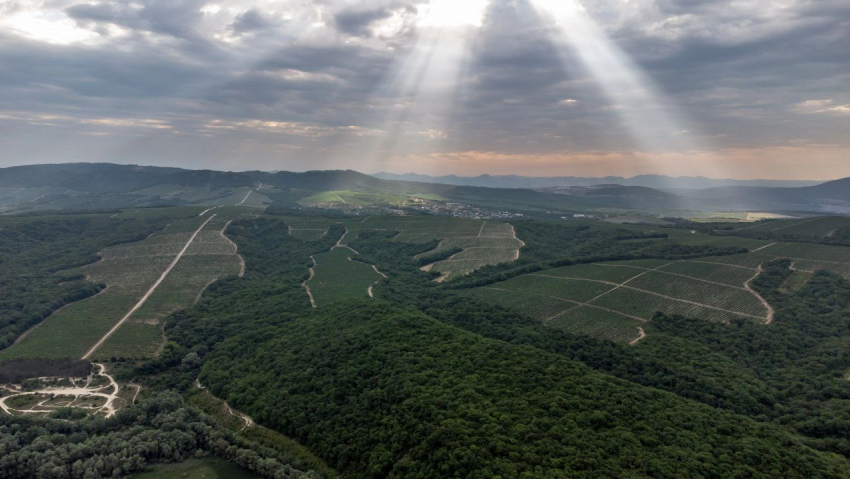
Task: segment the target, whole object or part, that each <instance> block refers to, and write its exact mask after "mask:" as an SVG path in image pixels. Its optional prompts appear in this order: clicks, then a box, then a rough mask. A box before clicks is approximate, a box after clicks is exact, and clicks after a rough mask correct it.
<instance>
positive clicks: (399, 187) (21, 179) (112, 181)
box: [0, 163, 850, 215]
mask: <svg viewBox="0 0 850 479" xmlns="http://www.w3.org/2000/svg"><path fill="white" fill-rule="evenodd" d="M382 176H386V177H387V178H379V177H376V176H373V175H366V174H363V173H359V172H356V171H353V170H332V171H308V172H304V173H293V172H287V171H278V172H274V173H270V172H263V171H246V172H222V171H212V170H185V169H180V168H164V167H150V166H138V165H116V164H109V163H73V164H54V165H28V166H18V167H11V168H0V188H4V189H9V188H12V189H15V188H18V189H20V188H24V189H26V188H46V189H48V190H49V191H39V192H37V193H35V199H32V200H27V201H31V202H32V203H33V204H36V203H37V204H38V207H39V208H40V209H45V208H47V209H50V208H52V206H50V205H49V204H52V202H54V201H55V202H56V204H57V205H62V207H64V208H76V209H96V208H105V207H109V208H118V207H121V206H129V205H132V206H168V205H175V204H185V203H186V201H183V202H182V203H181V200H179V199H172V198H171V197H160V196H157V195H156V194H155V193H150V192H149V190H148V189H149V188H151V187H155V186H159V185H170V186H178V187H186V188H207V189H210V190H220V189H224V190H227V189H231V190H232V189H236V188H246V187H247V188H260V187H263V188H271V189H276V191H270V192H269V194H276V195H278V196H277V198H278V199H277V200H275V201H276V203H277V204H283V203H284V202H285V203H286V204H288V205H289V206H290V207H301V206H302V205H301V203H299V201H300V200H301V199H302V198H306V197H308V196H311V195H315V194H317V193H322V192H330V191H353V192H358V193H369V194H376V195H391V196H392V195H394V196H396V197H398V196H417V195H431V196H436V197H440V198H443V199H445V200H447V201H449V202H455V203H461V204H466V205H472V206H478V207H481V208H487V209H490V210H498V211H508V210H509V211H513V212H524V213H531V212H536V213H542V214H564V213H566V214H569V213H589V212H591V213H596V212H602V211H610V210H609V209H612V208H613V209H617V210H627V211H636V212H641V213H648V214H652V215H669V214H671V212H675V211H719V212H724V211H729V212H732V211H751V212H752V211H756V212H781V213H794V212H799V213H829V214H850V178H847V179H842V180H836V181H830V182H826V183H822V184H816V185H809V186H804V187H789V186H787V184H788V182H771V181H767V183H768V184H776V183H779V184H782V185H786V186H783V187H776V186H747V185H740V184H737V183H741V182H740V181H738V180H711V179H707V178H669V177H665V176H657V175H644V176H641V177H635V178H631V179H624V178H618V177H608V178H597V179H589V178H583V179H582V178H577V179H573V180H575V182H580V181H581V182H585V183H593V184H579V185H563V184H559V185H555V186H540V185H543V184H546V182H549V183H551V182H556V183H557V182H563V181H567V180H568V178H567V177H563V178H546V179H541V178H524V177H519V176H516V177H495V176H488V175H484V176H481V177H477V178H473V179H470V178H465V179H464V178H461V177H442V178H443V180H444V181H450V180H451V181H454V180H457V181H458V182H464V181H471V180H475V181H476V182H480V183H485V184H489V185H491V186H474V185H462V184H461V185H455V184H448V183H437V182H431V183H427V182H422V181H417V180H425V179H429V178H431V177H427V176H422V175H412V174H411V175H382ZM388 178H396V179H388ZM447 178H448V179H447ZM519 182H526V183H533V184H536V185H537V186H535V187H531V186H526V187H523V188H520V187H517V185H518V184H519ZM723 182H734V183H736V184H732V185H723V186H712V187H709V188H701V189H698V188H696V186H698V185H705V184H718V183H719V184H723ZM624 183H625V184H624ZM634 183H648V184H655V185H656V187H652V186H645V185H640V184H634ZM745 183H746V182H745ZM757 183H758V182H757ZM796 183H804V184H807V183H812V182H792V184H796ZM658 184H662V185H666V186H667V187H664V188H662V187H657V185H658ZM507 185H513V186H507ZM673 186H676V187H677V188H673ZM684 186H690V188H684ZM224 193H227V194H229V193H228V192H226V191H225V192H224ZM14 194H17V193H15V192H11V193H10V192H7V193H5V195H6V196H7V197H8V195H14ZM70 197H73V198H75V199H74V200H73V201H70V200H69V201H66V199H67V198H70ZM284 198H285V199H284ZM3 201H5V202H6V204H7V205H9V204H11V203H10V200H8V198H7V199H6V200H3V198H0V207H2V206H3V204H2V202H3ZM15 204H20V203H15ZM10 208H11V207H10ZM15 208H18V207H15ZM7 211H8V208H7ZM672 214H673V215H675V213H672Z"/></svg>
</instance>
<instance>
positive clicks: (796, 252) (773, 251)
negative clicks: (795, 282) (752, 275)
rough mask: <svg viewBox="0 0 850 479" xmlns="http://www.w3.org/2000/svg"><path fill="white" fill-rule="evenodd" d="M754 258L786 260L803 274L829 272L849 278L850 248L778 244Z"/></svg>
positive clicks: (756, 254)
mask: <svg viewBox="0 0 850 479" xmlns="http://www.w3.org/2000/svg"><path fill="white" fill-rule="evenodd" d="M754 256H757V257H759V258H761V260H762V261H770V260H773V259H779V258H787V259H789V260H791V262H792V263H793V265H794V268H795V269H798V270H800V271H804V272H809V273H812V272H815V271H819V270H824V271H830V272H832V273H835V274H837V275H840V276H843V277H844V278H850V248H846V247H841V246H825V245H813V244H800V243H778V244H775V245H773V246H770V247H768V248H765V249H763V250H761V251H759V252H758V253H755V254H754Z"/></svg>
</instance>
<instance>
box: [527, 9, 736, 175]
mask: <svg viewBox="0 0 850 479" xmlns="http://www.w3.org/2000/svg"><path fill="white" fill-rule="evenodd" d="M531 3H532V5H533V7H534V8H535V9H536V10H537V12H538V13H539V15H540V17H541V20H543V21H551V22H552V23H553V27H552V29H551V31H552V35H551V36H552V39H553V41H554V42H555V43H556V45H557V47H558V52H559V54H560V56H561V58H562V59H563V61H564V63H565V65H567V66H568V67H571V66H573V63H575V62H574V60H573V58H574V56H575V57H577V58H578V63H579V64H580V67H582V68H583V69H585V70H586V71H587V72H588V73H589V74H590V75H591V76H592V77H593V79H594V80H595V81H596V83H597V84H598V85H599V86H600V87H601V89H602V90H603V92H604V93H605V95H606V96H607V97H608V100H609V101H610V102H611V108H613V109H614V110H616V111H617V113H618V114H619V117H620V120H621V122H622V124H623V126H624V127H625V128H626V130H627V131H628V132H629V134H630V135H631V136H632V139H633V141H634V142H635V143H636V147H637V148H639V149H640V150H641V152H642V153H648V154H649V158H652V155H653V154H668V153H677V154H680V155H688V154H693V155H694V158H695V159H694V161H695V162H698V161H699V160H697V159H696V158H697V156H698V154H699V153H702V152H705V151H706V150H707V148H706V147H705V146H704V145H702V139H701V138H700V134H699V133H698V131H697V128H696V127H694V126H693V125H692V124H691V121H690V120H688V119H686V118H685V117H684V116H683V115H682V114H681V113H680V112H679V111H678V108H677V106H676V105H675V104H674V102H673V101H672V100H671V99H670V98H667V97H665V95H664V94H663V93H661V92H660V91H659V89H658V88H657V87H656V86H655V84H654V82H653V81H652V79H651V78H649V76H648V75H647V74H646V73H645V72H644V71H643V69H642V68H641V67H640V66H639V65H638V64H637V63H636V62H635V61H634V60H633V59H632V58H630V57H629V55H628V54H627V53H625V52H624V51H623V50H622V49H621V48H620V47H619V46H618V45H617V44H616V43H615V42H614V41H613V40H612V39H611V38H609V36H608V35H607V34H606V33H605V31H604V30H603V29H602V28H601V27H600V26H599V25H598V24H597V22H596V21H595V20H594V19H593V18H592V17H591V16H590V14H589V13H588V12H587V10H586V8H585V7H584V5H582V3H580V2H579V1H578V0H531ZM699 157H701V158H704V157H705V156H704V155H701V156H699ZM650 161H651V160H650ZM703 163H705V162H703ZM653 167H654V169H655V170H656V171H659V172H660V173H663V170H661V168H663V167H664V166H663V164H661V163H658V164H656V165H653ZM699 169H700V170H701V171H704V172H706V173H707V174H710V175H714V176H722V175H723V171H721V169H720V168H719V166H718V165H716V164H713V163H711V164H708V163H706V164H701V165H699Z"/></svg>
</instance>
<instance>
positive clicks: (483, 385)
mask: <svg viewBox="0 0 850 479" xmlns="http://www.w3.org/2000/svg"><path fill="white" fill-rule="evenodd" d="M133 221H135V222H138V221H141V220H133ZM143 225H144V226H145V227H146V228H148V229H150V230H155V229H156V228H158V227H160V228H161V227H162V226H163V225H164V223H163V224H160V223H157V221H153V220H150V221H148V220H146V221H145V222H144V223H143ZM95 226H97V224H94V225H91V226H90V227H89V228H92V227H95ZM119 226H120V223H119ZM139 227H140V226H139V225H138V224H136V225H128V226H127V229H128V230H131V229H132V228H139ZM514 227H515V228H516V231H517V234H518V235H519V236H520V237H521V238H523V241H525V242H526V243H527V247H526V248H524V249H523V250H522V255H521V257H520V259H519V260H518V261H516V262H513V263H506V264H501V265H495V266H488V267H485V268H483V269H482V270H480V271H478V272H476V273H475V274H472V275H469V276H466V277H461V278H459V279H458V280H456V281H452V282H450V283H448V284H445V285H441V284H439V283H436V282H434V279H435V278H436V277H437V276H439V274H438V273H435V272H426V271H422V270H421V269H420V268H421V266H422V265H423V264H425V263H427V262H428V261H433V260H434V258H440V259H443V258H445V257H447V256H440V255H436V254H434V253H433V251H434V250H435V249H437V247H438V243H439V242H438V241H436V240H434V241H428V242H424V243H420V244H414V243H404V242H398V241H394V240H393V238H395V237H396V236H397V235H398V232H397V231H363V232H360V233H359V234H358V235H357V236H356V238H355V239H353V240H352V241H350V242H349V245H350V246H351V248H353V249H354V250H356V251H357V252H358V253H359V256H357V258H356V261H358V262H362V263H366V264H368V265H374V266H376V267H377V268H378V269H379V270H380V271H382V272H383V273H385V274H386V275H387V278H380V279H379V281H378V283H377V284H376V285H375V298H374V299H365V298H364V299H362V300H340V301H336V302H333V303H331V304H328V305H326V306H325V305H323V306H320V307H319V308H313V307H312V306H311V304H310V301H309V299H308V297H307V295H306V293H305V290H304V288H303V286H302V283H304V281H305V280H307V279H308V278H309V276H310V273H309V270H310V268H311V267H312V266H313V261H312V260H311V257H312V256H316V255H321V254H322V253H325V252H327V251H329V250H331V248H333V247H334V245H336V244H337V242H338V241H339V240H340V238H342V237H343V235H344V234H345V229H344V228H343V227H342V226H341V225H333V226H331V228H330V230H329V231H328V232H327V234H326V235H324V236H323V237H321V238H320V239H318V240H316V241H302V240H299V239H296V238H294V237H292V236H290V235H289V234H288V232H289V225H288V224H287V222H286V221H285V220H282V219H279V218H275V217H274V216H262V217H259V218H253V219H242V220H237V221H234V222H233V223H231V224H230V226H229V227H228V228H227V231H226V234H227V236H228V238H230V239H231V240H233V241H234V242H235V243H236V244H237V245H238V248H239V253H240V254H241V255H242V256H243V258H244V259H245V262H246V271H247V273H246V275H245V276H244V277H243V278H236V277H231V278H227V279H223V280H220V281H218V282H216V283H213V284H211V285H210V286H209V287H208V288H207V290H206V291H205V292H204V294H203V295H202V296H201V297H199V300H198V302H197V303H196V304H195V305H194V306H193V307H191V308H189V309H186V310H183V311H178V312H175V313H174V314H172V315H171V316H170V317H169V319H168V321H167V325H166V330H165V334H166V336H167V338H168V340H169V343H168V344H167V345H166V346H165V348H164V349H163V350H162V352H161V354H160V355H159V356H158V357H157V358H156V359H154V360H152V361H147V362H132V361H129V362H128V361H125V362H121V361H118V362H116V363H114V364H112V365H111V366H110V367H114V368H115V370H116V374H117V375H118V379H119V381H132V382H133V383H139V384H143V385H144V386H145V388H146V389H149V390H150V391H151V393H150V397H146V398H144V399H143V400H141V401H140V402H139V403H137V404H136V405H135V406H128V407H126V408H122V409H121V410H120V411H119V412H118V414H117V415H116V416H115V417H113V418H109V419H103V418H98V419H85V420H79V419H78V418H76V417H75V416H74V415H73V414H71V413H64V412H61V411H57V413H56V414H54V415H53V418H52V419H51V418H44V419H35V418H32V419H31V418H11V417H8V416H7V417H4V418H3V419H2V422H0V440H2V441H3V446H2V451H3V459H2V460H0V471H2V472H3V473H4V474H5V476H8V477H56V478H60V477H61V478H64V477H71V478H76V477H80V478H82V477H113V476H115V477H117V476H122V475H125V474H128V473H130V472H135V471H144V470H147V469H148V468H149V467H150V466H151V465H156V464H159V463H167V462H179V461H181V460H184V459H186V458H190V457H207V456H215V457H219V458H223V459H226V460H228V461H231V462H233V463H235V464H237V465H239V466H241V467H244V468H245V469H247V470H249V471H253V472H254V473H257V474H258V475H260V476H262V477H269V478H283V477H333V475H335V474H336V472H334V473H331V472H330V471H338V474H339V475H341V476H344V477H351V478H384V477H398V478H407V477H419V478H492V477H502V478H514V477H524V478H561V477H569V478H581V477H586V478H599V477H610V478H619V477H655V478H665V477H669V478H678V477H694V478H729V477H741V478H744V477H746V478H774V477H788V478H839V477H850V472H848V471H850V460H848V457H850V446H848V444H850V442H848V440H850V426H848V425H850V382H848V381H846V380H845V379H844V377H843V375H844V373H845V372H846V371H848V370H850V356H848V355H847V354H846V351H847V350H848V346H850V321H849V320H848V319H850V316H848V315H850V294H848V291H850V284H848V282H847V281H846V280H844V279H842V278H840V277H839V276H836V275H834V274H831V273H827V272H819V273H817V274H814V275H810V276H811V277H808V276H806V277H805V281H801V280H799V279H800V278H798V276H799V275H801V274H803V273H799V272H795V271H794V270H793V269H792V268H791V266H792V265H791V264H790V262H789V261H787V260H778V261H773V262H770V263H767V264H765V265H764V267H763V272H762V273H761V274H760V275H759V276H758V278H757V279H756V280H755V281H754V282H753V284H752V287H753V288H755V289H756V290H757V291H758V292H759V293H760V294H761V295H762V296H764V297H765V298H766V299H767V300H768V301H769V302H770V303H771V304H772V305H774V307H775V308H776V310H777V313H776V319H775V322H774V323H773V324H771V325H770V326H769V327H765V326H764V325H759V324H755V323H753V322H748V321H739V322H733V323H731V324H718V323H710V322H706V321H701V320H695V319H689V318H684V317H678V316H671V317H668V316H663V315H658V316H656V317H655V318H654V319H653V320H652V321H651V322H650V323H648V324H647V325H646V326H645V327H646V330H647V333H648V336H647V338H646V339H645V340H643V341H641V342H640V343H639V344H638V345H636V346H627V345H622V344H616V343H613V342H609V341H603V340H598V339H594V338H591V337H587V336H579V335H572V334H569V333H566V332H564V331H561V330H558V329H555V328H550V327H547V326H546V325H544V324H542V323H540V322H538V321H535V320H532V319H530V318H527V317H524V316H522V314H520V313H517V312H515V311H511V310H507V309H504V308H501V307H499V306H496V305H492V304H488V303H485V302H482V301H481V300H477V299H475V298H471V297H470V296H469V295H468V294H467V291H468V290H469V289H470V288H474V287H477V286H480V285H486V284H492V283H494V282H498V281H502V280H504V279H507V278H511V277H515V276H518V275H520V274H525V273H528V272H532V271H539V270H542V269H546V268H551V267H556V266H566V265H571V264H582V263H592V262H597V261H614V260H626V259H670V260H676V259H685V258H701V257H723V256H724V255H735V254H739V253H741V252H742V249H741V248H738V247H716V246H690V245H682V244H679V243H677V242H676V241H674V240H672V239H671V238H670V237H668V236H667V235H666V234H665V233H664V231H663V230H652V229H649V228H646V229H640V228H619V227H615V226H607V225H606V226H596V225H589V224H571V223H554V222H542V221H518V222H516V223H515V224H514ZM40 228H47V227H46V226H44V225H42V226H40ZM53 229H59V226H58V225H54V226H51V227H50V228H47V229H46V231H48V232H49V231H52V230H53ZM148 229H145V230H144V231H148ZM112 230H113V233H114V234H113V235H112V237H111V239H110V240H109V241H110V242H115V241H124V240H129V238H132V237H133V236H131V235H129V234H127V235H125V236H123V235H121V234H118V233H120V232H121V231H123V230H122V229H121V228H120V227H119V228H116V227H115V225H114V224H113V227H112ZM22 231H24V230H22ZM22 231H17V232H16V233H15V234H22ZM34 231H36V232H37V231H41V230H39V229H36V230H34ZM59 231H66V230H61V229H59ZM67 231H72V232H73V231H75V230H67ZM87 231H90V229H86V228H81V229H80V230H78V233H77V234H78V236H82V237H83V238H85V237H86V236H85V235H86V234H87V233H86V232H87ZM95 231H96V230H95ZM7 234H11V233H7ZM31 234H35V233H31ZM44 236H45V237H46V238H48V239H49V241H45V242H44V244H43V245H42V243H41V242H38V243H34V244H33V245H32V246H30V247H28V248H26V249H25V250H26V252H25V253H24V254H21V255H18V256H19V257H18V258H16V259H15V261H17V262H21V263H15V264H24V263H22V262H24V261H27V262H28V263H26V264H34V265H42V266H39V267H41V268H42V270H41V271H43V273H42V274H41V276H40V279H39V281H42V283H38V284H43V285H44V288H43V290H38V289H36V290H34V291H41V293H39V295H33V296H32V299H27V301H21V303H22V304H37V301H38V300H40V299H39V298H55V294H56V292H57V291H60V289H57V288H61V287H62V286H64V283H63V282H62V281H59V280H57V278H61V277H62V274H61V270H62V269H63V268H66V267H70V266H73V265H77V264H85V263H86V262H91V261H93V260H96V259H97V256H96V252H97V251H98V250H99V249H100V248H102V247H103V246H102V245H103V244H105V243H106V242H105V240H101V241H99V242H98V241H94V240H91V241H84V240H80V239H77V240H76V241H72V240H71V239H68V240H65V239H64V238H66V237H68V236H69V234H68V233H66V234H64V235H63V234H59V233H58V232H57V233H56V234H55V235H53V236H51V235H50V234H47V233H45V234H44ZM137 236H138V235H137ZM72 238H73V237H72ZM52 244H56V245H60V246H61V245H65V246H63V247H64V248H66V249H65V251H66V252H67V253H66V254H63V255H62V256H61V257H55V258H53V259H51V260H48V259H47V256H46V255H44V253H43V252H44V251H46V249H40V248H50V247H52V246H50V245H52ZM454 253H455V252H452V254H454ZM441 255H442V253H441ZM4 258H5V257H4ZM27 258H29V259H27ZM8 262H9V264H13V262H12V261H8ZM19 268H20V266H19ZM57 271H60V273H59V274H56V272H57ZM76 281H78V283H77V284H79V285H86V283H85V282H84V281H82V279H81V278H77V279H76ZM91 287H93V288H94V291H95V292H96V290H97V285H93V286H91ZM50 304H51V307H53V308H56V307H61V303H57V304H53V303H50ZM32 321H33V322H35V323H37V321H36V320H34V319H33V320H32ZM83 364H84V363H83ZM18 366H20V367H16V366H15V365H12V364H7V365H5V369H0V370H5V371H6V373H7V374H13V373H15V372H18V373H19V374H18V376H20V375H23V376H27V375H29V376H34V375H35V374H44V371H46V370H48V371H49V370H53V369H56V370H58V369H62V368H65V369H68V370H75V371H76V370H78V369H79V368H80V367H81V365H80V364H79V363H75V362H61V361H59V362H56V364H46V363H43V364H42V363H39V362H37V361H36V362H33V363H27V364H25V365H18ZM26 371H31V372H30V373H29V374H27V373H26ZM15 377H17V376H15ZM200 384H202V385H203V387H205V388H208V390H209V392H210V393H211V394H212V395H213V396H215V397H217V398H220V399H221V400H224V401H226V402H227V404H228V405H229V406H228V407H231V406H232V407H233V408H234V409H236V410H238V411H241V412H243V413H245V414H247V415H248V416H250V417H251V418H252V419H253V420H254V421H256V422H257V424H259V426H262V429H249V430H248V431H245V432H243V430H242V429H243V428H242V427H241V426H240V424H241V422H240V421H239V420H236V419H232V418H231V419H230V420H227V421H223V420H222V419H221V418H220V417H213V416H208V415H207V413H210V414H211V413H213V412H215V410H216V406H215V405H214V404H213V403H210V402H209V399H208V398H207V399H203V398H202V397H201V396H200V395H199V393H198V391H199V390H198V387H199V386H198V385H200ZM145 396H147V395H145ZM202 411H207V412H202ZM68 419H72V420H73V422H68V421H67V420H68ZM165 424H168V425H169V426H168V427H165V426H164V425H165ZM266 428H267V429H266ZM250 431H253V432H250ZM262 431H267V433H264V432H262ZM272 431H274V432H275V433H280V434H283V436H281V437H285V438H287V439H285V440H282V439H272V437H273V436H270V434H271V433H272ZM46 437H51V439H50V441H49V445H48V444H45V443H44V438H46ZM152 443H156V444H157V446H156V447H154V446H153V445H151V444H152ZM107 444H108V445H110V446H109V447H106V445H107ZM104 448H105V449H104ZM302 448H303V449H302ZM99 451H103V452H99ZM305 451H309V453H306V452H305ZM312 455H315V457H313V456H312ZM311 471H312V472H311Z"/></svg>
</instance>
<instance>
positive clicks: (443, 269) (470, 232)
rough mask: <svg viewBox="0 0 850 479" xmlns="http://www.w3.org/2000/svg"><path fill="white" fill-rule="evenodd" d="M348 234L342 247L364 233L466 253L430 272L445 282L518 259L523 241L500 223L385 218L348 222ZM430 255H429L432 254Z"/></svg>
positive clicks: (441, 263) (437, 264)
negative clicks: (388, 234) (386, 233)
mask: <svg viewBox="0 0 850 479" xmlns="http://www.w3.org/2000/svg"><path fill="white" fill-rule="evenodd" d="M345 225H346V227H347V228H348V230H349V233H348V235H346V237H345V239H344V241H343V243H345V244H348V243H350V242H352V241H354V240H355V239H356V238H357V235H358V234H359V233H360V232H361V231H365V230H372V231H394V232H397V233H398V235H397V236H396V237H395V241H401V242H406V243H417V244H422V243H428V242H430V241H434V240H437V241H440V243H439V245H438V247H437V249H435V250H434V251H433V252H431V253H434V254H436V253H440V252H442V251H447V250H452V249H455V248H461V249H463V251H462V252H461V253H458V254H456V255H454V256H452V257H450V258H448V259H446V260H443V261H439V262H437V263H434V264H433V265H430V266H428V267H427V268H428V269H429V270H430V271H436V272H438V273H441V274H443V280H448V279H450V278H452V277H457V276H463V275H466V274H469V273H472V272H473V271H475V270H477V269H480V268H482V267H484V266H488V265H494V264H500V263H507V262H511V261H514V260H516V259H517V258H519V254H520V248H521V247H522V246H523V243H522V241H520V240H519V239H517V238H516V237H515V235H514V230H513V228H512V227H511V225H509V224H507V223H502V222H498V221H485V220H472V219H463V218H449V217H434V216H390V217H387V216H382V217H373V218H366V219H365V220H357V221H347V222H346V223H345ZM429 254H430V253H429Z"/></svg>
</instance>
